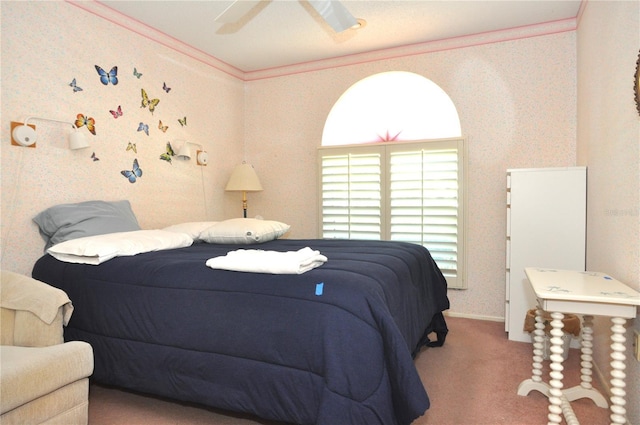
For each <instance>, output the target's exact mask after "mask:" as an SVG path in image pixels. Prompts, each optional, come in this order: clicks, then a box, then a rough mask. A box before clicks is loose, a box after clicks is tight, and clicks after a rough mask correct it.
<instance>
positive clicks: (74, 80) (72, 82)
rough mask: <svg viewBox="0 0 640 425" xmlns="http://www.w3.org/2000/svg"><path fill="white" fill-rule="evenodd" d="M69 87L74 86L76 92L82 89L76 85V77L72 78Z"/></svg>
mask: <svg viewBox="0 0 640 425" xmlns="http://www.w3.org/2000/svg"><path fill="white" fill-rule="evenodd" d="M69 87H71V88H73V92H74V93H77V92H79V91H82V87H79V86H78V85H76V79H75V78H74V79H73V80H71V82H70V83H69Z"/></svg>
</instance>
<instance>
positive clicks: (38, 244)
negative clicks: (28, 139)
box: [1, 2, 243, 273]
mask: <svg viewBox="0 0 640 425" xmlns="http://www.w3.org/2000/svg"><path fill="white" fill-rule="evenodd" d="M1 11H2V22H1V23H2V75H1V77H2V117H3V121H2V123H1V125H2V234H1V236H2V267H3V268H7V269H11V270H14V271H18V272H22V273H30V271H31V267H32V265H33V262H34V261H35V260H36V259H37V258H38V256H39V255H41V254H42V250H43V248H44V244H43V241H42V239H41V238H40V236H39V235H38V231H37V227H36V226H35V224H34V223H32V222H31V218H32V217H33V216H34V215H35V214H36V213H38V212H39V211H41V210H42V209H44V208H47V207H49V206H51V205H54V204H59V203H67V202H76V201H83V200H89V199H104V200H118V199H129V200H130V201H131V204H132V206H133V209H134V212H135V213H136V215H137V217H138V220H139V222H140V224H141V226H142V227H143V228H158V227H163V226H166V225H168V224H173V223H176V222H181V221H192V220H194V221H195V220H204V219H217V220H219V219H221V218H223V217H225V214H226V213H228V214H229V215H231V216H233V215H234V214H235V215H236V216H237V215H239V212H240V207H239V202H240V200H239V198H238V199H237V200H236V199H235V197H234V196H232V195H231V194H225V193H224V191H223V188H224V184H225V183H226V180H227V179H228V176H229V174H230V172H231V169H232V167H233V166H234V165H235V164H236V163H240V162H241V160H242V123H243V117H242V115H243V113H242V102H243V87H242V82H241V81H239V80H237V79H236V78H232V77H228V76H226V75H225V74H221V73H216V72H212V71H213V70H212V68H211V67H210V66H207V65H204V64H202V63H200V62H198V61H195V60H193V59H191V58H189V57H187V56H185V55H183V54H181V53H179V52H176V51H174V50H171V49H168V48H166V47H163V46H161V45H160V44H158V43H156V42H154V41H152V40H149V39H147V38H143V37H140V36H137V35H136V34H134V33H132V32H131V31H129V30H126V29H124V28H121V27H120V26H117V25H114V24H112V23H110V22H108V21H106V20H104V19H101V18H99V17H97V16H95V15H93V14H90V13H87V12H84V11H83V10H81V9H79V8H76V7H74V6H73V5H70V4H68V3H66V2H3V3H2V9H1ZM34 29H37V30H34ZM28 116H36V117H43V118H49V119H55V120H61V121H67V122H73V123H75V124H76V125H77V126H78V127H79V130H80V131H81V132H83V133H84V135H85V136H86V138H87V139H88V141H89V143H90V144H91V146H90V147H89V148H86V149H82V150H73V151H72V150H69V149H67V144H68V134H69V133H70V129H71V127H70V126H67V125H65V124H58V123H52V122H46V121H38V120H33V121H30V123H31V124H35V125H36V126H37V135H38V141H37V143H36V148H35V149H34V148H24V147H16V146H12V145H11V143H10V138H9V136H10V131H9V125H10V121H18V122H23V121H24V120H25V118H27V117H28ZM185 142H191V143H194V144H197V145H200V146H202V148H204V149H205V150H206V151H207V152H208V154H209V164H208V165H207V166H206V167H199V166H197V165H196V161H195V153H196V150H197V149H198V146H196V145H193V146H191V147H192V151H193V152H192V156H193V158H192V160H191V161H188V162H185V161H181V160H179V159H177V158H176V157H175V156H172V155H171V150H174V153H175V151H177V150H178V149H179V148H180V147H181V146H182V144H183V143H185ZM169 146H171V149H168V148H169ZM125 174H126V175H125ZM131 174H132V176H131V177H129V175H131ZM232 201H236V202H232ZM225 203H227V204H228V211H227V212H225ZM232 207H233V208H234V209H233V210H232V209H231V208H232Z"/></svg>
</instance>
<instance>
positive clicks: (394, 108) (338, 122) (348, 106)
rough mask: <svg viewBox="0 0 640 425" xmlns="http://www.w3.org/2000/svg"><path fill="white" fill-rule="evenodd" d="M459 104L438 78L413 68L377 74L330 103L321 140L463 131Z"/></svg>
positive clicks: (400, 138)
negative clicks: (441, 86) (429, 77)
mask: <svg viewBox="0 0 640 425" xmlns="http://www.w3.org/2000/svg"><path fill="white" fill-rule="evenodd" d="M460 136H461V130H460V120H459V118H458V112H457V111H456V108H455V105H454V104H453V102H452V101H451V99H450V98H449V96H448V95H447V93H445V92H444V90H442V89H441V88H440V87H439V86H438V85H437V84H435V83H434V82H432V81H431V80H429V79H427V78H425V77H423V76H421V75H418V74H414V73H411V72H404V71H392V72H384V73H381V74H375V75H372V76H370V77H367V78H365V79H363V80H361V81H359V82H357V83H356V84H354V85H353V86H351V87H350V88H349V89H348V90H347V91H346V92H344V94H343V95H342V96H341V97H340V98H339V99H338V101H337V102H336V104H335V105H334V107H333V108H332V109H331V112H330V113H329V116H328V117H327V121H326V123H325V127H324V131H323V134H322V146H334V145H347V144H354V143H372V142H381V141H407V140H425V139H443V138H448V137H460Z"/></svg>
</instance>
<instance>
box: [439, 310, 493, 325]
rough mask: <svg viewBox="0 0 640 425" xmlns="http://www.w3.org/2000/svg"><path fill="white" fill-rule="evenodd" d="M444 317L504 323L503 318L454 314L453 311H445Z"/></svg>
mask: <svg viewBox="0 0 640 425" xmlns="http://www.w3.org/2000/svg"><path fill="white" fill-rule="evenodd" d="M444 315H445V316H449V317H461V318H463V319H475V320H487V321H489V322H502V323H504V317H495V316H484V315H480V314H467V313H456V312H454V311H445V312H444Z"/></svg>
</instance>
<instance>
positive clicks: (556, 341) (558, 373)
mask: <svg viewBox="0 0 640 425" xmlns="http://www.w3.org/2000/svg"><path fill="white" fill-rule="evenodd" d="M551 318H552V319H553V320H552V321H551V349H550V350H551V356H550V358H551V371H550V372H549V376H550V377H551V380H550V381H549V385H550V386H551V388H550V389H549V415H548V416H547V417H548V418H549V425H553V424H559V423H560V422H561V421H562V399H563V397H564V395H563V394H562V379H563V378H564V376H563V375H562V371H563V370H564V366H562V362H563V361H564V357H563V356H562V353H563V352H564V347H563V340H562V335H563V334H564V332H563V331H562V327H563V326H564V323H562V319H564V314H562V313H557V312H554V313H551Z"/></svg>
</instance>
